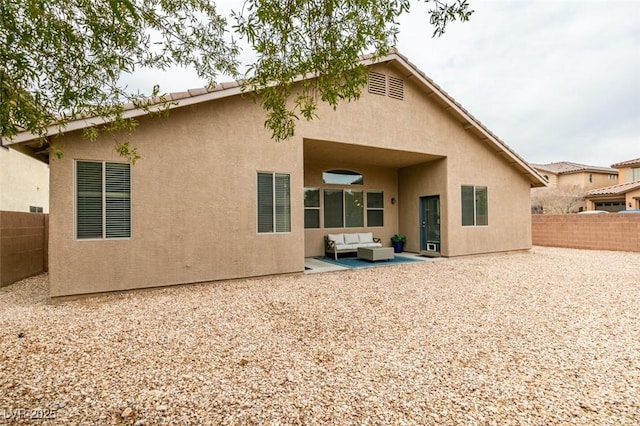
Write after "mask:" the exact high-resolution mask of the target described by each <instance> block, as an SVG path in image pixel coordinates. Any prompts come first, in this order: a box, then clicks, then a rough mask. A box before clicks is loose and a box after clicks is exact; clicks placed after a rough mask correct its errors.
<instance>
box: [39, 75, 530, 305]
mask: <svg viewBox="0 0 640 426" xmlns="http://www.w3.org/2000/svg"><path fill="white" fill-rule="evenodd" d="M374 70H376V71H378V72H383V73H385V74H388V75H393V76H397V77H399V78H403V79H405V95H404V100H397V99H392V98H390V97H388V96H379V95H373V94H369V93H367V91H366V88H365V90H364V92H363V94H362V98H361V100H359V101H357V102H351V103H343V104H341V105H339V107H338V109H337V110H335V111H334V110H333V109H332V108H330V107H328V106H326V105H321V106H320V108H319V111H318V115H319V119H316V120H314V121H312V122H306V121H301V122H299V123H298V127H297V129H296V136H295V137H294V138H292V140H289V141H285V142H280V143H276V142H274V141H272V140H271V139H270V134H269V133H268V132H267V131H266V130H265V129H264V127H263V123H264V120H265V114H264V112H263V111H262V110H261V109H260V107H259V106H257V105H255V104H254V103H253V101H252V100H251V98H250V97H249V96H241V95H238V96H233V97H230V98H225V99H220V100H216V101H211V102H207V103H203V104H197V105H192V106H189V107H183V108H179V109H176V110H173V111H172V112H171V113H170V115H169V116H168V117H166V118H162V117H160V118H158V117H156V118H142V119H141V120H140V126H139V128H138V129H137V131H136V132H135V133H134V134H133V135H132V136H130V137H128V140H130V142H131V143H132V145H133V146H134V147H136V148H137V149H138V150H139V152H140V154H141V155H142V157H143V158H142V160H140V161H139V162H138V163H137V164H135V165H134V166H132V172H131V190H132V194H131V205H132V236H131V238H129V239H124V240H80V241H77V240H75V238H74V192H75V190H74V164H75V160H100V161H122V158H120V157H119V156H118V155H117V154H116V153H115V152H114V150H113V143H110V142H109V141H102V142H98V143H91V142H86V141H83V140H81V139H80V136H79V135H78V134H77V133H72V134H69V135H67V136H65V137H64V139H63V143H64V152H65V156H64V158H63V159H61V160H53V161H52V164H51V197H52V198H51V199H52V203H51V215H50V230H51V232H50V282H51V285H50V288H51V295H52V296H53V297H57V296H65V295H73V294H83V293H93V292H104V291H114V290H123V289H133V288H144V287H153V286H164V285H172V284H180V283H190V282H199V281H211V280H220V279H228V278H238V277H249V276H259V275H268V274H277V273H289V272H301V271H303V270H304V256H315V255H320V254H322V253H323V243H324V238H323V237H324V235H325V234H326V233H327V232H328V231H331V232H352V231H357V230H369V231H372V232H373V233H374V235H375V236H377V237H380V238H382V239H383V242H384V245H389V238H390V236H391V235H393V234H394V233H397V232H400V233H405V234H407V238H408V246H407V249H408V250H410V251H418V250H419V247H418V244H419V238H420V237H419V232H420V231H419V223H418V221H419V208H418V203H419V197H420V196H422V195H434V194H439V195H440V196H441V211H442V217H441V223H442V235H443V249H444V252H443V254H444V255H446V256H458V255H464V254H472V253H485V252H494V251H504V250H516V249H525V248H529V247H530V246H531V229H530V211H529V208H530V207H529V186H530V183H529V180H528V178H526V177H524V176H522V175H521V174H520V172H518V171H517V170H516V169H515V168H514V167H512V166H511V165H510V164H509V163H508V162H507V160H505V159H504V158H503V157H501V156H500V155H498V154H497V153H496V152H495V150H494V148H492V147H490V146H489V145H487V144H486V143H485V142H482V141H480V140H479V139H478V138H477V137H476V136H474V135H473V134H472V133H471V132H470V131H468V130H465V126H464V125H463V124H462V123H461V122H460V121H458V119H456V118H454V117H453V116H452V115H451V114H450V113H449V112H447V111H445V110H444V109H443V108H442V106H441V105H439V104H438V103H437V102H436V100H434V98H433V97H430V96H429V95H428V94H426V93H425V92H424V90H423V89H422V88H420V87H419V86H418V83H416V82H415V81H414V80H411V79H406V75H405V74H404V73H402V72H399V70H398V69H397V68H396V67H395V66H389V65H383V64H381V65H377V66H375V67H374ZM306 141H317V142H316V143H315V145H312V144H309V145H306V146H308V148H309V149H308V150H305V144H306ZM325 141H326V143H328V144H333V145H331V146H334V147H335V146H336V144H339V145H340V147H342V148H341V149H342V154H345V156H346V157H340V156H337V155H336V156H331V155H326V153H325V154H324V155H323V154H321V151H322V147H323V145H322V144H323V143H325ZM327 146H330V145H327ZM362 147H367V150H366V151H363V150H362ZM311 148H314V149H315V151H314V149H311ZM371 148H375V149H373V150H372V149H371ZM345 158H347V159H345ZM341 168H346V169H354V170H357V171H359V172H362V173H363V174H364V175H365V185H364V187H363V190H365V191H366V190H367V189H371V190H383V191H384V192H385V211H384V215H385V225H384V227H381V228H377V229H376V228H370V229H369V228H364V229H362V228H360V229H355V228H342V229H332V230H327V229H324V228H321V229H319V230H306V231H305V230H304V207H303V188H304V187H305V186H306V187H320V188H323V187H324V185H322V184H321V183H320V180H321V178H322V171H323V170H327V169H341ZM259 171H264V172H278V173H290V175H291V229H292V231H291V232H289V233H276V234H259V233H257V224H256V220H257V219H256V216H257V215H256V210H257V208H256V203H257V200H256V198H257V197H256V186H257V185H256V173H257V172H259ZM461 185H476V186H487V187H488V196H489V226H485V227H462V226H461V195H460V187H461ZM392 197H393V198H396V199H397V204H395V205H392V204H391V202H390V199H391V198H392Z"/></svg>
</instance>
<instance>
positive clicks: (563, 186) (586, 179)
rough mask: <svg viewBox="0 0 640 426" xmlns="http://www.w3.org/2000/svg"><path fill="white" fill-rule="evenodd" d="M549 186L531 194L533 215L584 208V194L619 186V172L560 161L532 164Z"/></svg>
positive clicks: (559, 212) (567, 211) (564, 212)
mask: <svg viewBox="0 0 640 426" xmlns="http://www.w3.org/2000/svg"><path fill="white" fill-rule="evenodd" d="M531 166H532V167H533V168H534V169H535V170H536V171H537V172H538V173H540V175H542V177H544V179H545V180H546V181H547V182H548V187H547V188H535V189H533V190H532V191H531V209H532V212H533V213H547V214H548V213H551V214H566V213H576V212H579V211H582V210H584V209H585V207H586V202H585V198H584V197H585V195H586V193H587V191H589V190H590V189H594V188H601V187H604V186H610V185H613V184H616V183H618V171H617V170H616V169H613V168H609V167H599V166H588V165H586V164H579V163H571V162H569V161H560V162H557V163H548V164H531Z"/></svg>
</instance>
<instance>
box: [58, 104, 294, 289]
mask: <svg viewBox="0 0 640 426" xmlns="http://www.w3.org/2000/svg"><path fill="white" fill-rule="evenodd" d="M263 122H264V116H263V113H262V111H261V110H260V109H259V107H258V106H256V105H254V104H253V102H252V101H251V100H250V99H248V98H247V97H240V96H236V97H233V98H230V99H227V100H222V101H216V102H211V103H207V104H204V105H199V106H194V107H185V108H181V109H179V110H175V111H172V112H171V114H170V116H169V117H167V118H151V119H142V120H141V122H140V126H139V128H138V130H137V131H136V132H135V134H134V135H133V136H132V137H131V139H130V140H131V141H132V144H133V145H134V146H135V147H137V148H138V149H139V151H140V154H141V155H142V157H143V158H142V160H140V161H138V162H137V163H136V164H135V165H133V166H132V172H131V192H132V194H131V205H132V237H131V238H130V239H126V240H108V239H107V240H75V239H74V207H73V206H74V192H75V191H74V187H73V182H74V160H76V159H81V160H106V161H122V158H120V157H119V156H118V155H117V154H116V153H115V152H114V149H113V144H112V143H109V142H108V141H103V142H98V143H92V142H87V141H83V140H80V137H79V136H78V135H77V134H74V135H71V136H70V137H67V138H65V143H64V151H65V155H64V158H63V159H61V160H53V161H52V163H51V182H52V187H51V191H52V194H51V196H52V198H51V200H52V203H51V215H50V229H51V237H50V283H51V284H50V288H51V289H50V292H51V296H53V297H56V296H64V295H70V294H83V293H91V292H103V291H113V290H122V289H131V288H143V287H153V286H163V285H170V284H180V283H189V282H199V281H209V280H219V279H227V278H236V277H248V276H259V275H267V274H275V273H288V272H299V271H303V270H304V258H303V256H301V253H303V252H304V234H303V223H302V215H301V214H300V212H299V211H300V209H299V206H301V205H302V194H301V191H298V190H292V191H291V202H292V205H293V208H292V216H291V218H292V223H291V229H292V232H290V233H277V234H258V233H257V224H256V209H257V208H256V203H257V201H256V191H257V189H256V186H257V184H256V179H257V178H256V173H257V172H258V171H273V172H282V173H290V174H291V186H292V188H302V182H303V175H302V165H303V161H302V144H301V143H299V141H288V142H283V143H274V142H272V141H270V139H269V134H267V133H266V131H265V130H264V128H263Z"/></svg>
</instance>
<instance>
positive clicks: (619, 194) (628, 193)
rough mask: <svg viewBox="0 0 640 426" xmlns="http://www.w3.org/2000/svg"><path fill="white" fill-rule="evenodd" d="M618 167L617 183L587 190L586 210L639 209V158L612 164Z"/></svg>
mask: <svg viewBox="0 0 640 426" xmlns="http://www.w3.org/2000/svg"><path fill="white" fill-rule="evenodd" d="M611 167H613V168H616V169H618V176H620V184H619V185H611V186H607V187H605V188H600V189H595V190H593V191H589V192H587V196H586V198H587V210H606V211H610V212H618V211H620V210H633V209H640V158H636V159H633V160H628V161H622V162H620V163H616V164H612V165H611Z"/></svg>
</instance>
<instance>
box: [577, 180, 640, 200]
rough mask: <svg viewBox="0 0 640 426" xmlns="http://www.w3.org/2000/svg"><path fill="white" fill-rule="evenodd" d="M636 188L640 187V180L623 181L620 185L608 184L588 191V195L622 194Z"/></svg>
mask: <svg viewBox="0 0 640 426" xmlns="http://www.w3.org/2000/svg"><path fill="white" fill-rule="evenodd" d="M634 189H640V181H635V182H628V183H621V184H620V185H613V186H606V187H604V188H598V189H593V190H591V191H589V192H587V197H591V196H595V195H621V194H626V193H627V192H629V191H633V190H634Z"/></svg>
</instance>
